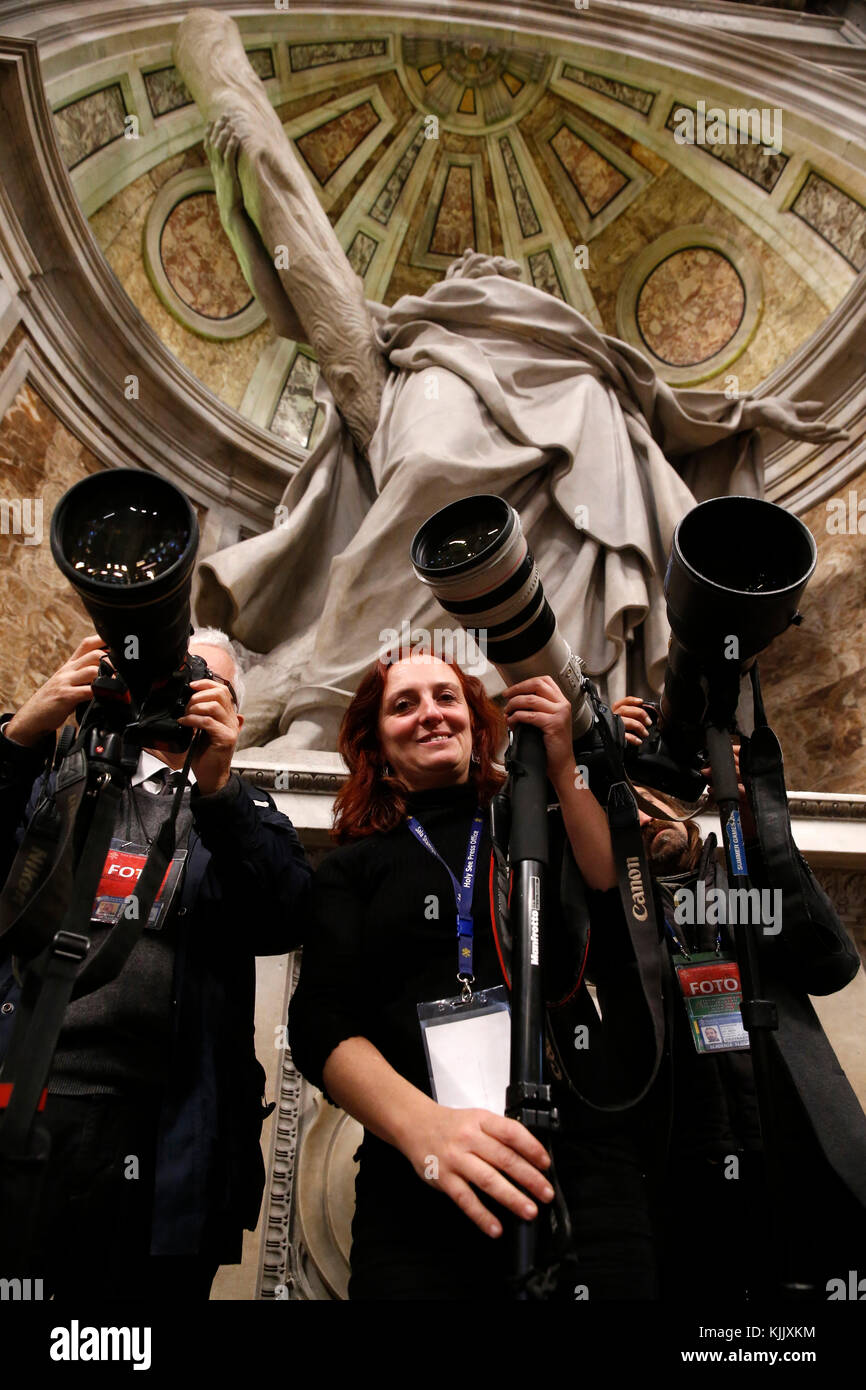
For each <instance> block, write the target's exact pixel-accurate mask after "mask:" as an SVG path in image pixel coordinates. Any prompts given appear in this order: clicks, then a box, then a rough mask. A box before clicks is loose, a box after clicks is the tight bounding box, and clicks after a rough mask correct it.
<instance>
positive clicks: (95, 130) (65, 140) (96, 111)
mask: <svg viewBox="0 0 866 1390" xmlns="http://www.w3.org/2000/svg"><path fill="white" fill-rule="evenodd" d="M125 117H126V105H125V103H124V100H123V93H122V92H121V90H120V83H119V82H115V83H112V85H111V86H110V87H103V88H102V89H101V90H100V91H98V92H91V93H90V94H89V95H88V96H86V97H79V99H78V101H71V102H70V103H69V105H68V106H63V107H61V108H60V110H58V111H55V112H54V126H55V129H56V131H57V141H58V144H59V145H60V150H61V153H62V155H63V158H64V160H65V161H66V167H67V168H68V169H74V168H75V166H76V164H80V163H81V161H82V160H83V159H87V157H88V155H91V154H95V153H96V151H97V150H101V149H104V148H105V146H106V145H111V144H113V143H114V141H115V140H122V139H123V132H124V129H125V127H124V119H125Z"/></svg>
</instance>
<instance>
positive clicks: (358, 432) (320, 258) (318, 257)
mask: <svg viewBox="0 0 866 1390" xmlns="http://www.w3.org/2000/svg"><path fill="white" fill-rule="evenodd" d="M174 58H175V63H176V64H177V68H178V71H179V72H180V74H181V76H182V77H183V79H184V81H185V82H186V84H187V87H188V88H189V90H190V93H191V94H192V96H193V98H194V100H195V102H196V105H197V106H198V108H199V110H200V111H201V113H202V115H203V116H204V119H205V121H206V123H207V132H206V136H205V153H206V154H207V156H208V159H209V161H210V164H211V168H212V169H213V173H214V180H215V186H216V195H217V202H218V205H219V210H220V218H221V221H222V224H223V227H224V228H225V231H226V234H227V236H228V238H229V240H230V241H231V244H232V247H233V248H234V251H235V254H236V256H237V258H238V261H239V263H240V266H241V269H242V270H243V273H244V276H245V278H246V281H247V284H248V285H249V287H250V289H251V290H252V292H253V294H255V296H256V298H257V299H258V300H259V302H260V304H261V305H262V307H263V309H264V310H265V312H266V313H267V315H268V317H269V319H270V320H271V322H272V324H273V325H274V328H275V329H276V330H277V332H278V333H279V334H280V335H281V336H282V337H286V338H298V339H300V340H302V341H304V342H308V343H309V344H310V346H311V347H312V348H313V349H314V351H315V353H316V356H317V357H318V360H319V366H320V368H321V371H322V373H323V375H324V377H325V380H326V381H327V383H328V386H329V387H330V389H331V392H332V394H333V396H334V400H335V402H336V404H337V406H338V408H339V410H340V413H341V415H342V416H343V419H344V420H345V422H346V425H347V426H348V428H349V430H350V432H351V434H352V437H353V439H354V440H355V442H356V444H357V445H358V447H359V448H360V449H361V450H366V448H367V445H368V444H369V442H370V439H371V437H372V435H373V432H374V430H375V428H376V425H377V422H378V419H379V406H380V402H381V398H382V389H383V386H384V382H385V374H386V364H385V361H384V359H383V357H382V354H381V352H380V350H379V348H378V346H377V344H376V340H375V336H374V332H373V322H372V319H371V317H370V312H369V310H368V308H367V304H366V300H365V298H364V288H363V285H362V283H361V280H360V279H359V278H358V276H357V275H356V274H355V272H354V271H353V270H352V267H351V266H350V264H349V262H348V260H347V259H346V255H345V252H344V251H343V248H342V247H341V245H340V243H339V241H338V240H337V237H336V234H335V232H334V230H333V228H332V226H331V223H330V222H329V220H328V216H327V214H326V213H325V211H324V209H323V208H322V206H321V204H320V203H319V201H318V199H317V197H316V195H315V193H314V191H313V189H312V187H311V185H310V181H309V178H308V177H307V175H306V174H305V172H304V170H303V168H302V167H301V164H300V162H299V161H298V158H297V156H296V155H295V152H294V150H293V149H292V146H291V142H290V141H289V139H288V137H287V136H286V133H285V131H284V130H283V128H282V126H281V124H280V120H279V117H278V116H277V114H276V112H275V111H274V109H273V107H272V106H271V104H270V102H269V101H268V99H267V96H266V94H265V91H264V88H263V86H262V83H261V81H260V80H259V78H258V77H257V76H256V74H255V73H254V72H253V69H252V67H251V66H250V62H249V59H248V58H247V55H246V53H245V52H244V47H243V43H242V41H241V36H240V33H239V31H238V27H237V25H236V24H235V22H234V20H233V19H231V18H230V17H229V16H228V15H225V14H219V13H217V12H216V11H214V10H191V11H190V13H189V14H188V15H187V16H186V18H185V19H184V20H183V22H182V23H181V25H180V27H179V29H178V32H177V37H176V39H175V46H174Z"/></svg>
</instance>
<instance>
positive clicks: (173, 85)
mask: <svg viewBox="0 0 866 1390" xmlns="http://www.w3.org/2000/svg"><path fill="white" fill-rule="evenodd" d="M142 76H143V77H144V88H145V91H146V92H147V100H148V103H149V105H150V109H151V111H152V112H153V115H154V116H167V115H168V113H169V111H180V109H181V108H182V107H184V106H191V105H192V97H191V96H190V94H189V89H188V88H187V85H186V83H185V82H184V80H183V78H182V77H181V75H180V73H179V72H178V70H177V68H176V67H173V66H172V67H166V68H156V69H155V70H154V71H153V72H145V73H143V74H142Z"/></svg>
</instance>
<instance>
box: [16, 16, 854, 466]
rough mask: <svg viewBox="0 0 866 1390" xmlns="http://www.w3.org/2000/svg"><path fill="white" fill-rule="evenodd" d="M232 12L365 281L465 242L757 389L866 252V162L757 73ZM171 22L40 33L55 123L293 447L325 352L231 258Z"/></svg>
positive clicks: (178, 313)
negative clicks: (290, 327)
mask: <svg viewBox="0 0 866 1390" xmlns="http://www.w3.org/2000/svg"><path fill="white" fill-rule="evenodd" d="M607 8H608V9H610V8H611V7H610V6H608V7H607ZM717 8H719V7H717ZM675 13H679V14H680V15H683V13H684V12H683V11H682V10H680V11H675ZM238 18H239V23H240V26H241V30H242V33H243V34H244V40H245V45H246V47H247V51H248V53H249V57H250V61H251V62H252V64H253V66H254V68H255V70H256V72H257V73H258V74H259V76H260V77H261V79H262V81H263V82H264V84H265V88H266V91H267V92H268V95H269V96H270V98H271V100H272V101H273V102H274V104H275V105H276V107H277V110H278V112H279V115H280V118H281V120H282V122H283V124H284V128H285V130H286V133H287V135H288V137H289V138H290V139H291V140H292V141H293V142H294V147H295V149H296V151H297V153H298V156H299V158H300V159H301V160H302V162H303V165H304V167H305V168H306V170H307V172H308V175H309V178H310V182H311V184H312V186H313V187H314V188H315V190H316V192H317V194H318V196H319V198H320V199H321V202H322V204H323V206H324V207H325V208H326V210H327V212H328V214H329V216H330V218H331V220H332V222H333V224H334V225H335V227H336V230H337V234H338V236H339V238H340V240H341V242H342V245H343V246H344V248H345V250H346V252H347V255H348V256H349V259H350V261H351V263H352V265H353V266H354V268H355V270H356V271H357V273H358V274H359V275H360V276H361V277H362V279H363V281H364V284H365V288H366V293H367V296H368V298H370V299H378V300H381V301H384V302H385V303H392V302H393V301H394V300H395V299H397V298H399V297H400V296H401V295H405V294H423V293H424V291H425V290H426V289H427V288H428V287H429V286H430V285H431V284H432V283H434V282H435V281H436V280H438V279H440V278H441V277H442V276H443V275H444V273H445V271H446V269H447V267H448V266H449V264H450V263H451V261H452V259H453V258H454V257H456V256H459V255H460V254H461V253H462V252H463V250H464V249H465V248H466V247H467V246H472V247H474V248H476V249H477V250H480V251H486V252H490V253H492V254H494V255H505V256H509V257H512V258H513V259H515V260H517V261H518V262H519V264H520V265H521V268H522V272H523V275H524V278H525V279H526V280H527V281H529V282H530V283H532V284H534V285H536V286H537V287H539V288H540V289H543V290H546V291H547V292H548V293H550V294H552V295H555V296H557V297H559V298H561V299H564V300H567V301H568V302H569V303H571V304H572V305H574V306H575V307H576V308H577V309H579V310H580V311H581V312H582V313H584V314H586V315H587V316H588V317H589V318H590V319H591V320H592V321H593V322H594V323H595V324H596V325H597V326H599V327H600V328H602V329H603V330H604V331H606V332H608V333H613V334H615V335H617V336H619V337H623V338H626V339H627V340H629V341H631V342H633V343H634V344H635V345H636V346H639V347H640V348H641V349H642V350H643V351H644V352H645V353H647V355H648V356H649V357H650V359H651V360H652V361H653V363H654V365H655V367H656V370H657V371H658V372H659V373H660V375H662V376H663V377H665V378H666V379H667V380H669V381H670V382H672V383H675V384H698V385H700V384H706V385H711V386H714V387H719V386H730V385H731V384H732V383H733V387H734V389H737V390H745V389H751V388H753V387H755V386H757V385H758V383H760V382H761V381H762V380H763V379H764V378H766V377H767V375H768V374H769V373H770V372H772V371H773V370H774V369H775V368H777V367H778V366H779V365H780V364H781V363H782V362H784V361H785V360H786V359H787V358H788V357H789V356H790V355H791V353H792V352H793V351H794V350H795V349H796V348H797V347H799V346H800V345H801V344H802V343H803V342H804V341H805V340H806V339H808V338H809V336H810V335H811V334H812V333H813V332H814V330H815V329H816V328H817V327H818V326H819V325H820V324H821V322H822V321H823V320H824V319H825V318H826V316H827V315H828V313H829V312H831V311H832V310H833V309H834V308H835V307H836V305H837V304H839V302H840V301H841V300H842V299H843V298H844V296H845V294H846V293H847V291H848V289H849V288H850V286H851V284H852V282H853V281H854V279H855V277H856V274H857V272H858V271H859V270H861V269H862V268H863V267H864V266H866V175H864V173H863V172H862V170H858V169H857V168H855V167H854V166H853V165H852V164H851V163H850V162H849V161H848V160H847V158H846V151H845V149H844V147H843V146H842V144H841V142H840V141H839V139H838V137H837V135H836V134H834V133H832V132H825V133H824V135H822V132H821V130H820V128H817V127H816V126H815V125H814V123H809V122H807V121H805V120H804V119H803V118H802V117H801V116H799V115H793V114H791V113H789V112H788V111H787V109H786V108H784V107H782V106H776V105H773V106H769V107H768V106H767V105H766V103H760V102H759V99H758V98H756V97H755V95H754V93H753V92H750V91H749V89H748V87H744V89H743V90H741V91H739V90H735V89H734V88H732V87H731V85H730V83H727V84H724V83H721V82H718V83H716V82H713V81H702V80H699V79H697V78H696V77H695V74H694V72H691V73H687V72H686V70H685V68H683V69H682V70H678V69H677V68H676V67H673V66H665V65H663V64H661V63H659V62H658V61H649V60H646V61H641V60H638V59H636V58H635V57H634V56H618V55H617V54H616V53H615V52H614V51H613V49H611V50H610V51H605V50H604V48H603V46H599V45H598V44H594V45H588V46H585V47H581V45H580V43H579V42H577V41H576V38H575V39H574V40H571V41H565V40H564V39H551V38H550V37H548V38H547V39H545V40H543V41H542V40H536V39H535V38H534V36H533V35H532V34H520V33H517V32H515V31H513V30H511V31H505V30H502V31H499V30H496V29H494V28H491V27H489V26H488V25H483V26H482V25H479V26H478V27H477V28H476V29H473V28H472V26H471V25H469V24H466V23H461V24H459V25H453V26H449V25H448V24H447V23H444V22H443V23H442V24H441V25H436V26H434V25H432V24H431V23H429V22H428V23H427V24H421V23H415V24H414V25H412V26H410V25H409V24H408V21H405V22H401V21H398V20H395V19H394V18H393V17H390V18H388V19H387V20H386V19H384V18H383V17H381V16H372V15H369V16H363V15H359V14H357V13H354V12H350V11H346V10H342V11H340V12H339V13H335V14H319V15H317V16H315V17H312V16H309V15H307V16H303V15H297V16H293V15H291V14H289V13H285V14H281V13H276V12H275V14H274V16H273V18H272V19H262V17H261V16H260V15H258V16H256V17H255V18H254V17H252V16H249V17H245V16H244V14H243V13H241V14H239V16H238ZM422 30H423V31H424V32H422ZM579 33H580V29H579V25H576V26H575V34H576V36H579ZM172 37H173V26H171V25H165V26H162V27H161V28H160V29H159V31H158V32H157V31H154V30H150V31H149V32H148V33H147V36H146V40H147V41H146V42H144V40H142V39H140V38H139V39H138V40H136V41H135V42H133V41H132V39H130V43H129V46H128V48H126V49H124V47H123V45H122V44H121V43H120V42H119V40H118V37H117V36H116V35H115V37H114V38H113V39H112V41H111V43H110V44H105V45H103V46H99V45H95V44H93V43H84V44H82V45H80V46H79V47H75V46H74V45H71V46H66V47H65V48H63V49H58V50H57V52H55V53H52V54H51V56H50V57H48V58H46V59H45V60H44V61H43V70H44V72H45V75H46V84H47V92H48V96H49V100H50V103H51V106H52V109H53V111H54V120H55V126H56V132H57V138H58V141H59V143H60V146H61V148H62V150H63V154H64V157H65V160H66V163H67V167H68V168H69V170H70V171H71V177H72V180H73V183H74V186H75V188H76V191H77V192H78V195H79V198H80V200H81V202H82V204H83V206H84V208H85V211H86V212H87V214H88V216H89V220H90V225H91V228H92V231H93V233H94V235H95V237H96V239H97V241H98V243H99V245H100V246H101V247H102V249H103V251H104V254H105V256H106V258H107V260H108V262H109V264H110V265H111V267H112V269H113V271H114V273H115V275H116V276H117V278H118V280H119V281H120V283H121V284H122V285H123V287H124V288H125V290H126V292H127V294H128V295H129V296H130V298H131V299H132V301H133V302H134V304H135V305H136V306H137V308H138V309H139V311H140V312H141V314H142V315H143V316H144V318H145V319H146V320H147V321H148V322H149V323H150V325H151V326H152V327H153V328H154V329H155V331H156V332H157V334H158V336H159V337H160V338H161V340H162V341H163V343H164V344H165V345H166V346H167V347H169V348H170V350H171V351H172V352H173V353H174V354H175V356H176V357H177V358H178V359H180V361H181V362H182V363H183V364H184V365H185V366H186V367H187V368H189V369H190V370H191V371H192V372H193V373H194V374H195V375H196V376H197V377H198V378H199V379H200V380H201V381H202V382H203V383H204V384H205V385H206V386H207V387H208V388H209V389H210V390H211V391H212V392H213V393H214V394H215V395H217V396H218V397H219V398H220V399H221V400H222V401H224V402H225V403H226V404H228V405H230V406H232V407H235V408H236V409H238V410H239V411H240V412H241V414H243V415H244V416H246V417H247V418H248V419H250V420H251V421H253V422H255V423H257V424H259V425H262V426H264V427H265V428H267V429H269V430H271V431H273V432H274V433H276V434H278V435H280V436H281V437H282V438H283V439H284V440H285V441H286V443H287V444H288V445H289V446H290V447H292V448H293V449H294V450H299V451H301V452H302V451H303V450H305V449H306V448H307V447H308V446H309V444H310V442H311V439H313V438H314V435H315V416H316V407H315V403H314V401H313V400H312V395H311V392H312V386H313V383H314V380H315V375H316V366H315V362H314V360H313V357H312V354H311V351H310V349H309V348H308V347H307V346H306V345H303V344H295V343H289V342H286V341H285V340H281V339H277V338H276V337H275V335H274V333H273V330H272V329H271V327H270V325H269V324H268V323H267V321H266V320H265V318H264V315H263V314H262V312H261V310H260V309H259V307H258V305H257V304H256V302H255V300H253V299H252V297H251V295H250V293H249V291H248V290H247V288H246V285H245V284H244V281H243V279H242V277H241V275H240V272H239V270H238V268H237V265H236V262H235V261H234V257H233V254H232V252H231V249H230V247H229V245H228V242H227V240H226V238H225V236H224V234H223V232H222V230H221V228H220V225H219V218H218V215H217V211H216V201H215V198H214V195H213V192H212V181H211V178H210V174H209V170H208V169H207V164H206V160H205V159H204V155H203V152H202V145H201V138H202V133H203V129H202V122H201V119H200V117H199V115H198V112H197V110H196V108H195V107H194V106H193V105H192V103H191V101H190V98H189V94H188V93H187V92H186V89H185V88H184V86H183V83H182V81H181V80H180V78H179V75H178V73H177V72H176V70H175V68H174V66H173V64H172V59H171V39H172ZM106 50H109V51H108V52H107V53H106ZM850 53H851V50H850V49H849V50H848V54H846V55H845V57H846V58H849V62H850V56H849V55H850ZM831 56H832V55H831ZM843 66H844V64H843ZM759 105H760V107H761V111H760V113H758V111H757V108H758V106H759ZM750 108H751V109H753V110H754V111H755V112H756V114H757V119H758V121H759V122H760V124H759V125H755V127H754V133H755V137H759V138H753V139H751V140H749V141H745V140H742V139H741V140H739V141H738V139H737V125H736V121H737V116H736V114H731V113H732V111H736V110H737V109H750ZM687 117H688V118H689V119H692V120H693V121H701V120H704V123H705V124H704V129H705V132H706V138H705V139H704V140H703V141H702V142H700V141H697V142H694V143H689V142H688V141H682V139H681V135H682V130H683V125H684V122H685V121H686V119H687ZM740 119H742V117H741V118H740ZM710 121H714V122H715V124H714V125H713V126H712V127H711V126H710ZM693 128H694V127H693ZM711 129H712V131H713V132H714V134H713V135H711V134H710V130H711Z"/></svg>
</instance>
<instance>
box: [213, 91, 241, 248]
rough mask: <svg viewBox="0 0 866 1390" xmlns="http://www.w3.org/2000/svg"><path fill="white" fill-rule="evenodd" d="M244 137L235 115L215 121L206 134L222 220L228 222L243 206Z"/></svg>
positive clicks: (221, 117)
mask: <svg viewBox="0 0 866 1390" xmlns="http://www.w3.org/2000/svg"><path fill="white" fill-rule="evenodd" d="M240 148H241V137H240V135H239V133H238V130H237V127H236V125H235V123H234V122H233V120H232V118H231V116H220V117H219V118H218V119H217V120H215V121H212V122H211V124H210V125H209V126H208V127H207V129H206V131H205V134H204V152H205V154H206V155H207V158H208V162H209V164H210V167H211V169H212V171H213V177H214V189H215V192H216V200H217V206H218V208H219V210H220V220H221V221H222V223H223V226H226V225H227V224H228V223H229V222H230V220H231V219H232V217H233V216H234V215H236V214H237V212H239V211H242V210H243V205H244V195H243V192H242V190H241V181H240V178H239V177H238V154H239V153H240Z"/></svg>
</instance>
